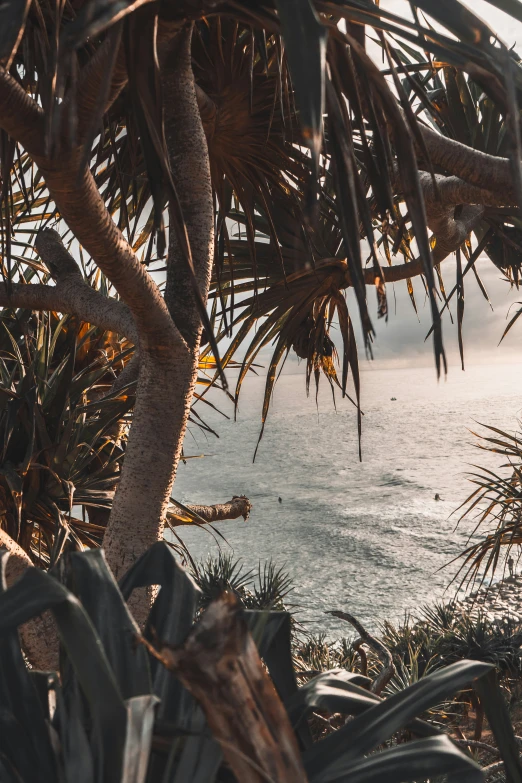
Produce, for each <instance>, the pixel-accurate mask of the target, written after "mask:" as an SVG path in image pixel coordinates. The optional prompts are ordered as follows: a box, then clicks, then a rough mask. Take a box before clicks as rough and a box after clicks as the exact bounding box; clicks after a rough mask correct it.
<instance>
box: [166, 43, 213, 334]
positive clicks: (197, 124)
mask: <svg viewBox="0 0 522 783" xmlns="http://www.w3.org/2000/svg"><path fill="white" fill-rule="evenodd" d="M191 40H192V30H191V28H187V29H185V30H183V31H181V32H180V33H179V34H178V36H176V37H175V38H174V39H172V40H171V41H169V42H168V44H165V45H164V46H163V47H162V51H161V52H160V55H161V62H162V69H161V71H162V89H163V98H164V106H165V139H166V143H167V150H168V154H169V161H170V165H171V169H172V172H173V175H174V176H175V182H176V189H177V192H178V194H179V201H180V205H181V210H182V213H183V219H184V221H185V225H186V228H187V234H188V238H189V242H190V248H191V252H192V260H193V264H194V274H195V277H196V283H197V285H198V287H199V290H200V293H201V296H202V297H203V299H204V301H206V298H207V295H208V288H209V284H210V277H211V272H212V262H213V252H214V210H213V200H212V185H211V178H210V162H209V157H208V147H207V140H206V136H205V132H204V130H203V125H202V120H201V115H200V110H199V107H198V100H197V94H196V92H197V91H196V86H195V81H194V74H193V72H192V61H191ZM173 207H174V205H173V204H172V203H171V204H170V214H169V223H170V226H171V230H170V234H169V252H168V257H167V281H166V286H165V301H166V302H167V306H168V308H169V311H170V313H171V315H172V317H173V319H174V321H175V323H176V325H177V326H178V328H179V330H180V332H181V333H182V335H183V337H184V338H185V340H186V341H187V343H188V345H189V346H190V347H191V348H195V347H196V346H197V345H198V343H199V337H200V333H201V318H200V315H199V312H198V308H197V305H196V299H195V294H194V290H193V280H192V275H191V272H190V269H189V267H188V264H187V262H186V259H185V258H184V255H183V253H182V249H181V247H180V244H179V240H178V235H177V232H176V231H175V230H174V226H175V221H176V215H175V214H174V212H173Z"/></svg>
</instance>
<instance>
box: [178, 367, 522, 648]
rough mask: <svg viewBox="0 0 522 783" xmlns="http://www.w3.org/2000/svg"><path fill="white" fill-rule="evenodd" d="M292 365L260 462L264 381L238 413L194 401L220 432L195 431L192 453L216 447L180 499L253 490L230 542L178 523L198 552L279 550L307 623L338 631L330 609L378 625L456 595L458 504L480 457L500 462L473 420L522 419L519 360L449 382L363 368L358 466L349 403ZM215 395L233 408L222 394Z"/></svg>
mask: <svg viewBox="0 0 522 783" xmlns="http://www.w3.org/2000/svg"><path fill="white" fill-rule="evenodd" d="M294 370H295V372H293V373H291V374H286V375H282V376H281V378H280V379H279V382H278V384H277V386H276V390H275V395H274V400H273V405H272V408H271V411H270V413H269V418H268V422H267V425H266V428H265V434H264V437H263V439H262V441H261V444H260V447H259V450H258V454H257V458H256V462H255V464H253V463H252V457H253V454H254V450H255V446H256V442H257V437H258V434H259V429H260V415H261V403H262V396H263V388H264V378H262V377H250V378H249V379H248V381H247V382H246V384H245V387H244V391H243V397H242V399H241V405H240V409H239V412H238V416H237V421H235V422H234V421H233V420H227V419H225V418H223V417H222V416H220V415H219V414H217V413H215V412H214V411H212V410H211V409H210V408H209V407H208V406H203V405H200V406H199V407H198V411H199V413H200V415H203V416H204V417H205V420H206V421H207V422H208V423H209V424H210V425H211V426H212V427H214V428H215V429H216V430H217V432H218V433H219V439H216V438H214V437H211V436H210V437H206V436H204V435H203V434H202V433H201V432H200V431H198V429H197V428H196V427H191V431H190V433H189V435H188V436H187V439H186V441H185V451H186V453H187V454H191V455H199V454H206V455H207V456H206V457H205V458H203V459H191V460H188V461H187V463H186V464H185V465H181V466H180V468H179V473H178V477H177V480H176V484H175V487H174V496H175V497H177V498H178V499H180V500H181V501H182V502H196V503H199V502H200V503H209V504H210V503H216V502H222V501H225V500H228V499H230V498H231V497H232V496H233V495H239V494H245V495H248V497H249V498H250V499H251V501H252V503H253V510H252V514H251V517H250V519H249V520H248V521H247V522H244V521H243V520H242V519H240V520H236V521H224V522H221V523H218V524H217V525H216V528H217V529H218V530H219V531H220V533H221V534H222V535H223V536H224V537H225V539H226V542H225V541H223V540H222V539H221V538H220V537H216V536H213V535H212V534H211V533H210V532H209V531H207V530H206V529H202V528H200V529H192V528H179V530H180V531H181V533H182V537H183V539H184V541H185V542H186V544H187V545H188V547H189V549H190V551H191V554H192V555H193V556H194V557H196V558H202V557H205V556H206V555H207V554H208V553H210V552H213V553H216V552H217V551H218V547H222V548H223V549H224V550H228V551H230V550H232V551H233V552H234V555H235V556H236V557H238V558H241V559H242V560H243V562H244V564H245V566H247V567H250V568H256V569H257V564H258V562H259V560H261V561H264V560H267V559H270V558H272V559H273V560H274V561H275V562H276V563H277V564H281V565H284V566H285V567H286V569H287V570H288V571H289V573H290V574H291V576H292V578H293V580H294V590H293V593H292V599H291V600H292V602H293V603H295V604H298V605H299V615H298V616H299V617H300V619H301V620H303V621H306V624H307V626H308V628H309V629H310V630H311V631H313V632H316V633H317V632H320V631H322V630H326V631H327V632H328V633H330V634H331V635H332V636H335V635H341V634H343V633H346V632H347V627H346V624H343V623H342V622H341V621H339V620H337V619H334V618H331V617H328V616H327V615H325V614H324V612H325V611H327V610H329V609H344V610H345V611H349V612H351V613H352V614H354V615H355V616H356V617H358V618H359V619H360V620H361V621H362V622H364V623H366V624H367V625H368V626H369V627H370V628H375V627H377V626H378V624H379V623H380V622H382V621H383V620H384V619H387V618H388V619H391V620H396V619H399V618H400V617H402V616H403V615H404V613H405V612H409V611H411V610H414V609H415V608H416V607H418V606H419V605H422V604H425V603H428V602H432V601H434V600H436V599H439V598H442V597H446V598H450V597H452V596H453V595H454V594H455V593H454V588H448V585H449V583H450V581H451V578H452V576H453V574H454V573H455V566H454V565H452V566H448V563H449V562H450V561H451V560H452V559H453V558H455V557H456V556H457V555H458V553H459V552H460V551H461V550H462V548H463V547H464V546H465V544H466V542H467V540H468V537H469V535H470V532H471V530H472V525H471V523H470V522H468V523H465V524H464V523H462V524H461V526H459V528H458V529H455V525H456V521H457V518H458V515H453V516H452V512H454V510H455V509H456V508H457V506H458V505H459V504H460V503H462V502H463V501H464V500H465V498H466V497H467V496H468V494H469V493H470V491H471V489H472V485H471V484H470V483H469V480H468V478H467V473H468V472H469V471H470V470H472V468H471V464H472V463H477V464H484V465H489V466H495V465H496V464H498V462H499V460H498V459H497V458H496V457H495V456H492V455H488V454H486V453H484V452H481V451H478V450H477V448H476V445H475V444H476V442H477V439H476V438H474V437H473V435H472V434H471V432H470V430H475V431H478V430H479V429H480V428H479V425H478V423H477V422H482V423H488V424H492V425H494V426H497V427H500V428H504V429H510V430H513V429H515V428H516V426H517V417H518V416H519V414H520V410H521V408H522V395H521V389H522V383H521V382H522V364H510V365H492V366H484V365H477V366H472V367H469V368H468V369H467V370H466V372H465V373H462V372H461V371H460V370H459V369H457V368H455V367H454V368H451V370H450V373H449V376H448V379H447V380H446V381H440V382H439V383H437V381H436V377H435V372H434V370H433V368H421V369H386V370H382V369H377V370H367V371H363V373H362V409H363V411H364V414H365V415H364V417H363V438H362V449H363V461H362V462H359V459H358V446H357V423H356V415H355V409H354V408H353V406H352V405H351V404H350V403H349V402H348V401H347V400H341V399H340V398H339V399H338V400H337V409H335V408H334V406H333V404H332V397H331V394H330V391H329V389H328V387H327V385H326V384H324V383H323V384H322V387H323V388H322V391H321V393H320V395H319V401H318V407H317V406H316V403H315V395H311V396H310V398H307V397H306V394H305V383H304V375H303V370H302V369H300V368H297V367H296V366H294ZM231 380H233V379H231ZM392 397H395V398H396V400H395V401H393V400H392V399H391V398H392ZM211 399H212V401H213V402H214V403H216V404H217V405H219V406H220V407H221V409H222V410H223V411H224V412H226V413H227V414H229V415H230V414H231V413H232V411H231V407H230V405H228V404H227V403H226V401H225V400H224V397H223V395H222V394H221V395H218V394H215V395H214V396H213V397H212V398H211ZM436 494H439V496H440V498H441V500H440V501H436V500H435V495H436ZM279 497H281V500H282V502H281V503H279V500H278V498H279ZM445 566H446V567H445Z"/></svg>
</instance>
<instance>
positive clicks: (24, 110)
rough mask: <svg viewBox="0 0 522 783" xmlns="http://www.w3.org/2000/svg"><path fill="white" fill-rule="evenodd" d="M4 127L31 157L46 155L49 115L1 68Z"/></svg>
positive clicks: (0, 124) (1, 120)
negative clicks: (46, 127) (46, 122)
mask: <svg viewBox="0 0 522 783" xmlns="http://www.w3.org/2000/svg"><path fill="white" fill-rule="evenodd" d="M0 128H3V130H5V131H6V132H7V133H8V134H9V136H11V137H12V138H13V139H16V141H19V142H20V144H22V145H23V146H24V147H25V149H26V150H27V152H28V153H29V154H30V155H43V153H44V149H45V116H44V112H43V109H42V108H41V107H40V106H38V104H37V103H36V102H35V101H33V99H32V98H31V97H30V96H29V95H28V94H27V93H26V91H25V90H24V88H23V87H22V85H21V84H19V83H18V82H17V81H16V79H14V78H13V77H12V76H11V74H10V73H8V71H6V70H5V68H2V67H0Z"/></svg>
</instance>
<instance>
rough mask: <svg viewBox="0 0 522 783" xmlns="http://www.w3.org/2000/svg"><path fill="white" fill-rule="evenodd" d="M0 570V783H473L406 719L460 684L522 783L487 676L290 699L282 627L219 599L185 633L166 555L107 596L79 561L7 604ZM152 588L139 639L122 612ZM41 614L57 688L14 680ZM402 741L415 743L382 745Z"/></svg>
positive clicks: (100, 579)
mask: <svg viewBox="0 0 522 783" xmlns="http://www.w3.org/2000/svg"><path fill="white" fill-rule="evenodd" d="M7 557H8V555H7V554H6V553H3V554H2V555H1V568H2V583H1V585H0V640H1V644H0V661H1V666H0V673H1V674H0V705H1V708H2V709H1V713H2V731H1V732H0V770H1V776H2V780H6V781H13V782H14V781H15V780H16V781H19V782H20V781H24V783H25V781H34V782H35V783H36V782H37V781H42V782H43V781H49V780H62V781H64V783H65V782H67V781H76V780H78V779H80V780H82V781H85V783H90V781H95V780H96V781H107V783H109V781H111V783H113V782H114V781H117V780H118V781H122V783H127V782H130V781H133V782H135V783H143V782H144V781H146V780H148V781H160V780H161V781H176V782H178V781H179V782H180V783H181V781H183V783H213V781H216V783H218V781H220V782H222V783H224V782H225V781H229V780H231V779H232V778H231V772H232V773H233V775H234V776H235V777H234V779H236V780H238V781H239V780H241V781H242V782H243V781H249V783H250V781H252V783H254V782H255V783H260V781H262V780H266V778H267V777H270V779H271V780H273V781H276V782H277V783H286V782H287V781H288V783H290V781H295V782H296V783H297V781H299V782H300V783H303V781H305V780H308V781H310V783H322V782H324V783H327V781H328V782H330V783H335V782H337V781H338V782H339V783H341V781H345V780H350V781H360V782H361V783H370V782H371V781H380V780H386V781H391V783H393V781H397V783H399V781H406V780H420V779H426V778H427V777H430V778H431V777H432V776H436V775H442V774H445V775H447V779H448V780H455V781H457V780H458V781H462V780H466V781H470V782H472V781H477V783H478V781H481V780H482V779H483V778H482V773H481V771H480V768H479V767H478V766H477V765H476V763H475V762H474V761H473V760H471V759H470V758H469V757H467V756H466V755H464V754H463V753H462V752H461V751H460V750H458V749H457V747H456V746H455V745H454V744H453V743H452V742H451V740H450V739H449V738H448V737H447V736H444V735H443V734H441V732H440V731H438V730H437V729H436V728H434V727H433V726H432V725H430V723H428V722H425V721H422V720H419V719H418V717H417V716H418V715H419V714H421V713H424V712H425V711H426V710H428V709H429V707H430V706H431V705H433V704H437V703H439V702H440V701H441V700H442V699H445V698H448V697H450V696H451V694H453V693H455V692H456V691H459V690H461V689H462V688H463V687H464V686H465V685H469V684H470V683H473V684H474V687H475V688H476V689H477V691H478V692H479V693H480V695H481V699H482V700H483V703H484V705H485V708H486V713H487V715H488V719H489V721H490V725H491V727H492V729H493V731H494V733H495V737H496V739H497V743H498V747H499V750H500V752H501V754H502V758H503V760H504V764H505V768H506V773H507V775H508V777H509V779H510V780H511V781H513V783H518V782H519V781H520V780H522V769H521V767H520V764H519V761H518V751H517V747H516V743H515V739H514V735H513V730H512V728H511V724H510V722H509V718H508V715H507V711H506V707H505V705H504V701H503V699H502V697H501V696H500V694H499V691H498V688H497V686H496V684H495V682H494V678H493V677H492V667H491V665H489V664H485V663H479V662H473V661H463V662H460V663H457V664H454V665H452V666H450V667H448V668H446V669H443V670H440V671H438V672H436V673H434V674H431V675H429V676H427V677H425V678H424V679H422V680H420V681H419V682H416V683H414V684H413V685H410V686H409V687H407V688H406V689H405V690H403V691H402V692H401V693H397V694H395V695H393V696H390V697H389V698H387V699H381V698H379V697H378V696H376V695H375V694H372V693H370V692H369V691H368V690H367V686H368V683H369V681H368V679H367V678H365V677H363V676H361V675H354V674H350V673H348V672H346V671H341V670H338V669H337V670H334V671H330V672H326V673H324V674H322V675H320V676H318V677H315V678H313V679H312V680H310V681H309V682H308V683H306V685H303V686H301V687H298V686H297V684H296V680H295V675H294V672H293V668H292V660H291V652H290V617H289V615H288V614H287V613H285V612H281V611H277V612H271V611H266V610H263V611H248V610H244V609H242V608H241V606H240V605H239V603H238V602H237V600H236V599H235V598H234V596H233V595H232V594H231V593H224V594H222V596H220V597H219V598H217V599H216V600H215V601H214V602H212V603H211V604H210V605H209V606H208V608H207V609H206V611H205V612H204V613H203V615H202V616H201V617H200V619H199V620H198V622H197V623H196V624H195V625H194V624H193V623H194V617H195V615H196V612H197V605H198V602H199V599H200V591H199V589H198V587H197V585H196V584H195V583H194V581H193V580H192V579H191V577H190V576H189V574H188V573H187V572H186V571H184V570H183V569H182V568H181V567H180V566H179V565H178V564H177V562H176V560H175V557H174V555H173V552H172V550H171V549H170V548H169V547H168V546H167V545H166V544H164V543H158V544H156V545H155V546H154V547H153V548H152V549H151V550H149V551H148V552H147V553H146V554H145V555H144V556H143V557H142V558H141V559H140V560H139V561H138V562H137V563H136V564H135V566H134V567H133V568H132V569H131V570H130V571H129V572H128V573H127V574H126V575H125V577H124V578H123V579H122V580H121V582H120V584H119V586H118V585H117V584H116V582H115V581H114V578H113V576H112V574H111V573H110V571H109V570H108V568H107V566H106V563H105V560H104V556H103V552H102V551H101V550H91V551H89V552H76V553H72V554H71V555H70V556H69V557H68V558H67V561H66V562H62V561H59V564H58V567H57V568H55V569H54V570H53V572H52V573H49V572H47V573H46V572H42V571H41V570H38V569H35V568H33V569H29V570H28V571H27V572H26V573H25V575H24V576H23V577H22V578H21V579H20V580H19V581H18V582H17V583H16V584H15V585H13V586H12V587H11V588H9V589H8V590H6V587H5V577H4V576H3V575H4V572H5V564H6V560H7ZM150 584H155V585H158V584H159V585H160V590H159V593H158V595H157V598H156V600H155V603H154V606H153V608H152V611H151V614H150V617H149V620H148V623H147V627H146V629H145V632H144V635H141V633H140V632H139V630H138V628H137V626H136V624H135V623H134V621H133V619H132V617H131V615H130V614H129V611H128V609H127V606H126V604H125V599H126V598H128V596H129V595H130V593H131V592H132V591H133V590H134V589H136V588H140V587H143V586H145V585H150ZM46 610H50V611H51V612H52V614H53V616H54V619H55V622H56V627H57V629H58V633H59V636H60V640H61V656H60V671H59V673H42V672H36V671H32V670H30V669H28V668H27V666H26V664H25V662H24V660H23V657H22V654H21V651H20V647H19V642H18V638H17V633H16V629H17V626H19V625H20V624H21V623H25V622H26V621H27V620H28V619H29V618H31V617H33V616H35V615H37V614H40V613H41V612H43V611H46ZM256 647H257V650H256ZM260 659H261V660H262V661H263V663H261V660H260ZM265 667H266V668H265ZM267 672H268V673H267ZM245 699H246V702H245ZM252 699H254V700H255V703H256V709H255V710H253V709H252V708H251V706H250V705H251V700H252ZM198 702H199V703H198ZM283 704H284V707H283V706H282V705H283ZM315 710H319V711H320V712H323V713H327V714H328V713H333V712H336V713H342V714H343V715H345V716H353V718H352V719H351V720H349V721H348V722H347V723H346V725H344V726H342V728H339V729H338V730H337V731H334V732H332V733H330V734H329V735H328V736H326V737H324V738H323V739H321V740H319V741H317V742H313V741H312V737H311V735H310V732H309V728H308V717H309V716H310V714H311V713H312V712H313V711H315ZM405 727H407V728H408V729H409V731H410V732H411V734H412V735H413V736H415V737H416V739H414V740H412V741H411V742H407V743H403V744H401V745H398V746H396V747H393V746H388V743H389V740H390V738H392V737H393V735H394V734H395V733H396V732H398V731H399V730H401V729H403V728H405Z"/></svg>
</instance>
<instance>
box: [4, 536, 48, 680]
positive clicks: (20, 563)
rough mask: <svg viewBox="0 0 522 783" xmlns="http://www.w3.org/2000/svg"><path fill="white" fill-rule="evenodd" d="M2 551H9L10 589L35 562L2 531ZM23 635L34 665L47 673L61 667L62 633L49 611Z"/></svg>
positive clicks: (27, 625)
mask: <svg viewBox="0 0 522 783" xmlns="http://www.w3.org/2000/svg"><path fill="white" fill-rule="evenodd" d="M0 549H7V551H8V552H9V560H8V561H7V569H6V580H7V586H8V587H10V586H11V585H12V584H13V582H16V580H17V579H19V578H20V577H21V576H22V574H23V573H24V571H26V570H27V569H28V568H29V567H30V566H32V561H31V558H30V557H29V555H28V554H27V552H25V551H24V550H23V549H22V547H20V546H19V545H18V544H17V543H16V542H15V541H13V539H12V538H11V537H10V536H8V535H7V533H6V532H5V531H4V530H2V529H1V528H0ZM19 633H20V637H21V641H22V647H23V650H24V653H25V656H26V658H27V660H28V661H29V663H30V664H31V665H32V666H35V667H37V668H38V669H43V670H45V671H54V670H55V669H57V668H58V633H57V631H56V626H55V624H54V620H53V618H52V616H51V614H50V613H49V612H46V613H45V614H43V615H42V616H41V617H36V618H35V619H34V620H30V621H29V622H28V623H25V624H24V625H22V626H20V629H19Z"/></svg>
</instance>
